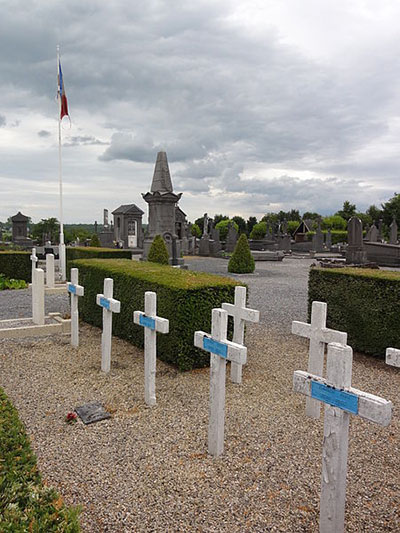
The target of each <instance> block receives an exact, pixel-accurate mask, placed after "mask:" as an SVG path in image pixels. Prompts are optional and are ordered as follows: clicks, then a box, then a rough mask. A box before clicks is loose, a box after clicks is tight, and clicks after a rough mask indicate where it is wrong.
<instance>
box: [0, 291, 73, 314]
mask: <svg viewBox="0 0 400 533" xmlns="http://www.w3.org/2000/svg"><path fill="white" fill-rule="evenodd" d="M45 310H46V314H48V313H61V314H66V313H69V312H70V308H69V297H68V295H67V293H65V294H46V295H45ZM31 316H32V299H31V290H30V289H21V290H18V291H0V320H5V319H8V318H29V317H31Z"/></svg>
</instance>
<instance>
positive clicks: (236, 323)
mask: <svg viewBox="0 0 400 533" xmlns="http://www.w3.org/2000/svg"><path fill="white" fill-rule="evenodd" d="M222 309H224V310H225V311H227V313H228V315H230V316H232V317H233V339H232V340H233V342H236V343H237V344H243V343H244V323H245V322H259V320H260V312H259V311H256V310H255V309H249V308H248V307H246V287H235V300H234V304H228V303H223V304H222ZM231 381H232V383H237V384H240V383H242V365H241V364H239V363H235V362H234V361H232V362H231Z"/></svg>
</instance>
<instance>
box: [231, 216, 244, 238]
mask: <svg viewBox="0 0 400 533" xmlns="http://www.w3.org/2000/svg"><path fill="white" fill-rule="evenodd" d="M232 220H233V222H235V223H236V224H237V225H238V228H239V229H238V231H239V234H240V233H246V221H245V219H244V218H243V217H239V216H235V217H232Z"/></svg>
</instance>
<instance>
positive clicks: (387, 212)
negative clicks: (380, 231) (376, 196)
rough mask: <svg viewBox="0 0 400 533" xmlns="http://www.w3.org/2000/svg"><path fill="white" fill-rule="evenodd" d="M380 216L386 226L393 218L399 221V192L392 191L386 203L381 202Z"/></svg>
mask: <svg viewBox="0 0 400 533" xmlns="http://www.w3.org/2000/svg"><path fill="white" fill-rule="evenodd" d="M382 218H383V222H384V224H385V225H386V226H388V227H389V226H390V224H391V223H392V220H393V218H395V219H396V222H397V223H398V224H399V223H400V194H398V193H394V196H393V198H390V200H388V201H387V202H386V203H384V204H382Z"/></svg>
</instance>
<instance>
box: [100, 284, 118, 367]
mask: <svg viewBox="0 0 400 533" xmlns="http://www.w3.org/2000/svg"><path fill="white" fill-rule="evenodd" d="M113 285H114V281H113V279H112V278H105V279H104V294H97V296H96V303H97V305H100V307H102V308H103V333H102V335H101V370H102V371H103V372H110V367H111V335H112V315H113V313H119V312H120V310H121V302H120V301H118V300H115V299H114V298H113V297H112V296H113Z"/></svg>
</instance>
